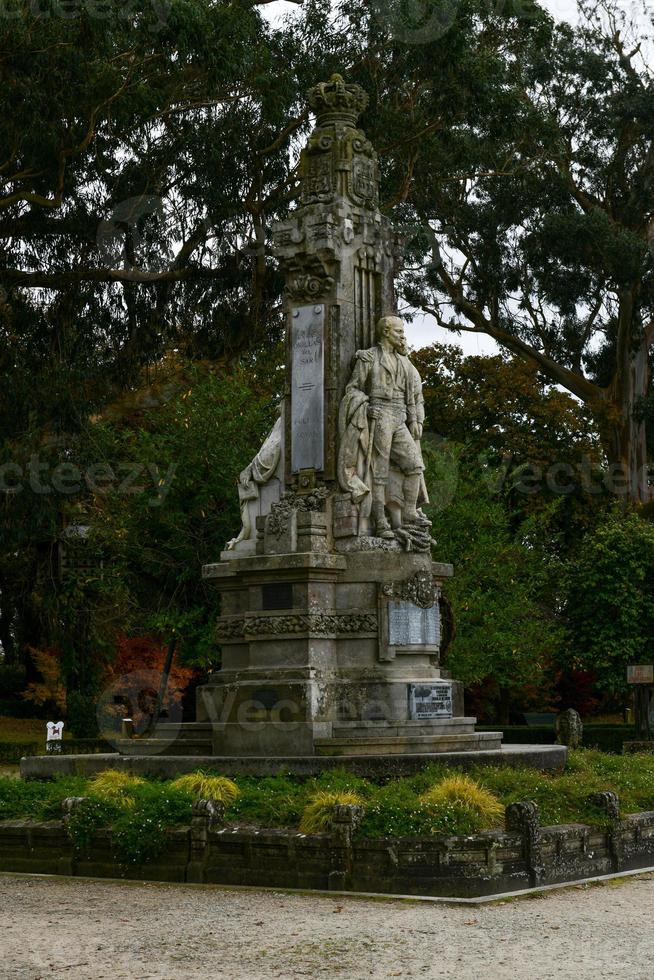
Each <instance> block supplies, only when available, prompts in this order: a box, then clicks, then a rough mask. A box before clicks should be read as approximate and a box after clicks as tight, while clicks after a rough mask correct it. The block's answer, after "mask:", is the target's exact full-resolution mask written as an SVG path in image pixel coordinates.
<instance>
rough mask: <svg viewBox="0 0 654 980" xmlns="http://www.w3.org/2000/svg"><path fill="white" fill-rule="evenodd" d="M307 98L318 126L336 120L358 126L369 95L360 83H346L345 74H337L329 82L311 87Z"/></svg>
mask: <svg viewBox="0 0 654 980" xmlns="http://www.w3.org/2000/svg"><path fill="white" fill-rule="evenodd" d="M307 100H308V102H309V106H310V107H311V109H313V111H314V112H315V114H316V122H317V124H318V126H324V125H325V124H327V123H332V122H336V121H341V122H344V123H349V124H350V125H351V126H356V122H357V119H358V118H359V116H360V115H361V113H362V112H363V110H364V109H365V108H366V106H367V105H368V96H367V94H366V92H364V90H363V89H362V88H361V86H360V85H356V84H350V85H346V83H345V81H344V80H343V76H342V75H336V74H334V75H332V77H331V78H330V80H329V81H328V82H319V83H318V84H317V85H314V86H313V88H310V89H309V91H308V92H307Z"/></svg>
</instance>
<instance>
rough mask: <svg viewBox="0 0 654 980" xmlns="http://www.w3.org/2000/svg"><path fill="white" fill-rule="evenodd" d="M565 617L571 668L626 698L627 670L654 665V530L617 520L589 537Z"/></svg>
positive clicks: (629, 518) (633, 519)
mask: <svg viewBox="0 0 654 980" xmlns="http://www.w3.org/2000/svg"><path fill="white" fill-rule="evenodd" d="M564 615H565V619H566V625H567V631H568V644H567V647H568V651H569V653H568V658H567V659H568V662H569V664H570V665H571V666H574V667H578V668H581V669H582V670H583V669H586V670H590V671H592V672H593V673H594V675H595V677H596V679H597V685H598V687H599V688H601V689H603V690H605V691H607V692H609V693H611V694H624V693H625V692H626V691H627V689H628V688H627V666H628V665H629V664H633V663H643V662H645V663H649V662H651V659H652V649H651V647H652V635H653V631H654V525H653V524H651V523H650V522H648V521H643V520H641V519H640V518H639V517H638V516H637V515H635V514H627V515H622V514H616V515H614V516H613V517H612V518H611V519H610V520H608V521H605V522H602V524H600V525H599V526H598V527H597V528H596V529H595V530H594V531H593V532H592V533H590V534H588V535H587V536H586V538H585V539H584V541H583V543H582V545H581V548H580V551H579V554H578V556H577V558H576V559H575V560H574V561H573V562H572V564H571V566H570V568H569V571H568V575H567V587H566V596H565V607H564Z"/></svg>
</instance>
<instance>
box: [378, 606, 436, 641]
mask: <svg viewBox="0 0 654 980" xmlns="http://www.w3.org/2000/svg"><path fill="white" fill-rule="evenodd" d="M388 642H389V645H390V646H392V647H396V646H397V647H407V646H419V645H420V646H422V645H424V646H433V647H437V646H438V645H439V643H440V623H439V615H438V604H437V603H435V604H434V605H433V606H429V607H428V608H427V609H423V608H422V607H421V606H416V605H415V603H413V602H407V601H395V600H392V601H390V602H389V603H388Z"/></svg>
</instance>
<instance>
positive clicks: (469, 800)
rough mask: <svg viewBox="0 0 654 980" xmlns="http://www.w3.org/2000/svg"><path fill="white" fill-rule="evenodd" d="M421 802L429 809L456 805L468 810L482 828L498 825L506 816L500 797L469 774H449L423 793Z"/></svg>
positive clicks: (479, 827)
mask: <svg viewBox="0 0 654 980" xmlns="http://www.w3.org/2000/svg"><path fill="white" fill-rule="evenodd" d="M420 802H421V803H424V804H425V805H426V806H427V807H428V808H429V809H431V808H434V809H439V808H442V807H446V806H454V807H458V808H461V809H463V810H468V811H470V813H471V814H472V815H473V816H474V817H475V818H476V823H477V828H478V829H480V830H481V829H483V828H484V827H492V826H494V825H496V824H497V823H498V822H499V821H500V820H501V819H502V817H503V816H504V807H503V806H502V804H501V803H500V801H499V800H498V798H497V797H496V796H495V795H494V794H493V793H491V792H490V790H487V789H485V788H484V787H483V786H480V785H479V783H477V782H475V780H474V779H470V777H469V776H461V775H454V776H448V777H447V778H446V779H444V780H443V781H442V782H440V783H438V784H437V785H436V786H432V787H431V789H428V790H427V791H426V792H425V793H423V794H422V796H421V797H420Z"/></svg>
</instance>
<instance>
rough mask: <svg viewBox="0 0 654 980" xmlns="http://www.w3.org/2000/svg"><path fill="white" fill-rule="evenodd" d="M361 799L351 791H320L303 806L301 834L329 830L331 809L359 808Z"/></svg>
mask: <svg viewBox="0 0 654 980" xmlns="http://www.w3.org/2000/svg"><path fill="white" fill-rule="evenodd" d="M362 803H363V800H362V798H361V797H360V796H359V795H358V794H357V793H353V792H352V791H351V790H320V791H318V792H316V793H315V794H314V795H313V796H312V797H311V798H310V799H309V802H308V803H307V805H306V806H305V808H304V810H303V812H302V819H301V820H300V830H301V831H302V833H303V834H317V833H321V832H324V831H327V830H329V826H330V824H331V819H332V809H333V807H335V806H338V805H348V804H349V805H351V806H361V805H362Z"/></svg>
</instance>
